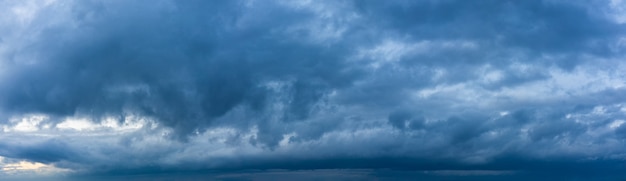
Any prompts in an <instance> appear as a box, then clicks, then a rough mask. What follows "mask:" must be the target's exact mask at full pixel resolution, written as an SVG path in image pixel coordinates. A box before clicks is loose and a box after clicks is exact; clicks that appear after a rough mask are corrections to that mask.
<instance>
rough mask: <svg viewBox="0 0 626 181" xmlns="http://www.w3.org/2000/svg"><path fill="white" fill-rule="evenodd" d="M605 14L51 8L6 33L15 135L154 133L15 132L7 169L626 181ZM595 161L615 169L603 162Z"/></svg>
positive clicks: (250, 5) (7, 106) (197, 5)
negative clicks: (454, 173)
mask: <svg viewBox="0 0 626 181" xmlns="http://www.w3.org/2000/svg"><path fill="white" fill-rule="evenodd" d="M590 3H593V4H594V5H597V6H588V3H584V2H579V1H576V2H569V1H568V2H565V1H523V2H518V1H481V2H469V1H410V2H409V1H341V2H335V1H320V2H308V4H307V2H260V1H228V2H207V1H180V2H179V1H169V0H159V1H133V2H127V1H107V2H100V1H70V2H67V3H66V4H65V5H58V4H54V5H50V6H42V9H41V10H40V11H38V13H39V14H36V16H34V18H33V19H32V20H30V21H29V23H23V24H20V23H15V22H13V24H11V23H12V21H9V20H5V19H1V18H0V23H2V24H0V25H1V27H0V32H8V33H7V35H6V37H5V36H3V37H2V39H0V40H2V41H0V55H2V57H0V60H1V62H0V66H5V67H6V68H5V67H3V68H0V117H2V118H3V119H2V120H0V122H2V123H3V124H4V125H9V126H16V125H17V124H19V123H16V122H15V121H13V122H12V121H10V119H11V118H13V117H20V116H24V115H29V114H44V115H48V116H49V117H50V118H48V119H47V120H46V121H44V123H45V124H48V123H50V124H51V126H52V127H53V128H51V129H50V130H45V131H49V132H46V134H58V135H66V134H69V133H67V132H69V131H64V130H61V129H57V128H54V126H56V125H58V124H59V123H61V122H63V121H64V120H66V118H68V117H73V116H74V117H86V118H89V119H90V120H93V121H95V122H104V120H105V119H106V118H110V117H114V118H115V119H117V120H116V121H117V123H121V124H124V123H127V122H128V120H129V119H130V117H141V118H146V119H148V120H153V121H155V122H154V123H153V124H152V123H150V125H148V126H145V127H143V128H141V129H139V130H135V132H133V133H126V132H123V133H120V134H119V135H115V136H111V137H97V136H95V137H97V138H101V139H102V140H98V141H97V142H96V143H91V142H90V139H95V138H89V137H88V136H84V137H81V136H80V135H78V136H77V138H76V140H78V141H77V142H76V143H73V142H71V141H64V140H63V139H57V140H55V139H52V140H46V141H42V142H38V143H33V145H30V146H23V145H20V144H17V143H16V142H15V140H16V138H15V137H16V135H19V134H28V133H14V132H9V131H6V132H5V131H3V132H0V134H5V135H10V134H15V135H13V136H11V138H12V139H11V140H10V141H7V142H6V143H1V144H0V148H2V151H0V156H5V157H11V158H18V159H27V160H31V161H37V162H42V163H51V164H56V165H57V166H61V167H66V168H72V169H76V168H80V167H84V168H85V170H86V172H87V173H92V172H102V173H103V174H105V175H106V174H111V175H115V174H120V173H121V174H124V173H142V172H150V173H153V172H161V171H181V170H200V171H199V172H202V171H204V170H205V169H218V170H219V169H227V170H228V169H232V170H241V169H276V168H279V169H325V168H328V169H343V168H349V169H360V168H368V169H389V168H391V169H409V170H449V169H450V170H455V169H459V170H464V169H470V170H471V169H473V168H480V169H485V170H492V169H495V170H498V169H502V170H530V171H533V172H543V171H545V170H546V169H550V166H546V167H542V166H541V164H544V163H552V161H554V160H556V161H555V163H554V165H552V166H553V167H556V168H559V169H562V170H582V169H581V168H582V167H584V165H586V164H589V165H593V166H599V165H603V163H607V165H609V166H607V167H610V168H612V169H616V170H619V169H620V167H617V166H615V167H613V166H614V165H613V164H612V162H613V161H615V160H618V159H619V155H620V153H622V152H623V151H624V150H623V149H621V148H617V147H616V146H615V143H616V142H612V141H613V140H616V139H617V140H623V138H624V134H625V133H624V132H626V131H624V127H625V126H624V125H623V124H622V125H620V126H618V127H616V128H614V127H615V126H613V127H611V124H616V121H619V120H623V119H624V118H625V117H626V115H625V114H624V111H623V109H625V108H624V106H623V104H624V101H625V100H626V99H625V98H624V96H623V94H621V92H623V89H624V88H623V86H621V87H620V85H623V78H624V75H623V74H620V72H621V71H622V70H623V67H624V62H623V61H621V59H623V57H624V51H622V50H620V49H619V48H617V49H615V48H611V47H612V46H616V44H619V41H620V38H623V37H624V33H625V32H624V25H623V24H619V23H617V22H615V21H613V20H611V19H609V17H608V16H607V15H605V14H603V12H597V11H601V10H603V8H606V7H607V6H609V5H607V4H604V3H599V2H590ZM7 6H8V5H7ZM56 12H63V13H56ZM14 16H17V15H14ZM50 19H53V20H54V21H52V20H50ZM12 25H16V27H20V28H21V29H17V28H15V29H16V30H14V29H12V28H11V27H12ZM17 25H20V26H17ZM602 76H604V77H602ZM596 77H601V78H598V79H594V78H596ZM620 80H622V81H620ZM594 82H599V83H594ZM620 83H621V84H620ZM583 84H584V85H583ZM594 111H595V112H594ZM38 124H39V123H38ZM42 124H43V123H42ZM157 125H158V126H157ZM150 126H155V127H156V128H149V127H150ZM41 127H42V126H41V125H38V127H37V128H38V129H41V130H44V129H43V128H41ZM7 130H9V129H8V128H7ZM54 131H57V132H54ZM97 131H100V130H97ZM169 131H171V132H169ZM219 131H223V132H219ZM78 132H80V131H78ZM216 132H217V133H216ZM218 133H219V134H218ZM98 134H103V133H100V132H98ZM216 135H217V136H216ZM155 140H157V141H155ZM587 143H589V144H591V146H589V145H585V144H587ZM77 144H88V145H89V146H91V147H89V149H86V148H85V147H79V146H77ZM92 144H93V145H92ZM97 144H103V145H104V144H107V145H108V146H102V145H97ZM144 147H155V149H151V150H148V149H145V148H144ZM601 149H608V150H610V152H611V153H607V154H608V155H611V156H613V157H612V158H610V159H609V158H608V157H611V156H606V158H605V157H603V154H602V153H601V151H598V150H601ZM224 150H228V151H224ZM82 152H86V153H85V154H82ZM561 152H564V153H562V154H559V153H561ZM607 152H608V151H607ZM227 153H229V154H227ZM74 154H78V155H84V156H82V157H80V158H77V157H74V156H72V155H74ZM212 154H214V155H212ZM220 154H223V155H220ZM106 155H111V156H112V157H115V158H116V159H106V158H105V157H106ZM216 155H217V156H216ZM561 155H566V156H567V157H566V158H563V157H560V156H561ZM194 156H195V157H194ZM190 157H191V158H190ZM594 157H602V158H601V159H606V160H600V161H597V162H594V161H589V162H587V161H586V160H589V159H590V158H594ZM616 157H617V158H616ZM156 158H158V159H156ZM129 160H130V161H132V164H124V163H123V162H124V161H129ZM571 163H577V164H575V165H576V166H575V167H576V168H570V167H567V165H568V164H571ZM579 167H580V168H579ZM597 168H598V170H601V169H599V168H600V167H597ZM560 173H566V171H563V172H560ZM611 173H612V172H611ZM546 174H548V175H549V173H546ZM383 175H384V174H383ZM409 175H410V174H409ZM426 177H428V176H426Z"/></svg>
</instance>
